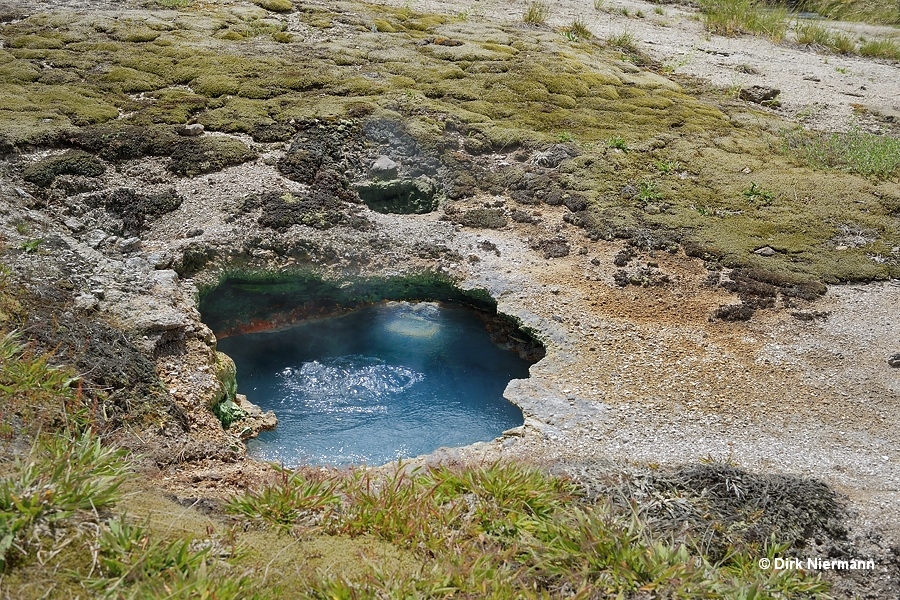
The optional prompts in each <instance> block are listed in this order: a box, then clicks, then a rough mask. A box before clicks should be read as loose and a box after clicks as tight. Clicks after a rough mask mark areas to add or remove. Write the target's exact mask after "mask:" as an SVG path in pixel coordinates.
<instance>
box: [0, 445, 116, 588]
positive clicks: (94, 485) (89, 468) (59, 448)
mask: <svg viewBox="0 0 900 600" xmlns="http://www.w3.org/2000/svg"><path fill="white" fill-rule="evenodd" d="M129 470H130V465H129V463H128V462H127V461H125V460H123V458H122V454H121V453H120V452H118V451H116V450H112V449H109V448H104V447H103V446H101V445H100V441H99V440H98V439H97V438H96V437H94V436H93V435H90V434H84V435H81V436H78V437H75V438H74V439H69V438H68V437H67V436H60V437H56V436H54V437H50V438H47V439H45V440H44V441H42V442H41V443H39V444H37V445H36V446H35V447H34V448H33V449H32V452H31V456H29V457H28V458H27V459H25V460H20V461H17V462H16V464H15V465H14V467H13V471H14V473H13V475H12V476H11V477H9V478H4V479H3V480H0V572H3V571H5V570H6V569H8V568H9V567H10V566H11V565H14V564H16V563H18V562H21V561H23V560H25V559H26V557H27V555H28V554H30V553H31V552H33V551H38V550H40V549H41V548H42V547H43V546H44V544H47V543H48V542H49V543H51V544H52V543H54V541H53V538H52V534H53V533H61V534H63V535H65V533H66V532H65V528H66V525H67V521H69V520H72V519H73V517H75V516H76V515H77V514H79V513H82V512H85V511H96V510H98V509H100V510H102V509H104V508H106V507H108V506H110V505H112V504H114V503H115V502H116V501H118V499H119V493H118V491H119V487H120V486H121V485H122V482H123V477H124V475H125V474H126V473H127V472H128V471H129ZM40 530H45V531H44V533H43V535H42V534H40V533H39V531H40ZM70 535H71V534H70ZM48 538H49V539H48Z"/></svg>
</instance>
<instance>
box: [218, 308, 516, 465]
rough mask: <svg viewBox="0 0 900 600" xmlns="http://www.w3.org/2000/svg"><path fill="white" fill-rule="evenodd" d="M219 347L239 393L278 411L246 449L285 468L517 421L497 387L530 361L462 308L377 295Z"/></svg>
mask: <svg viewBox="0 0 900 600" xmlns="http://www.w3.org/2000/svg"><path fill="white" fill-rule="evenodd" d="M219 347H220V349H221V350H222V351H224V352H226V353H227V354H229V355H230V356H231V357H232V358H233V359H234V360H235V362H236V363H237V366H238V391H239V392H240V393H243V394H246V395H247V396H248V397H249V399H250V400H251V401H252V402H254V403H256V404H259V405H260V406H261V407H262V408H263V409H264V410H274V411H275V414H276V415H277V416H278V419H279V424H278V428H277V429H276V430H275V431H270V432H263V433H262V434H260V436H259V438H258V439H256V440H252V441H251V442H250V443H249V449H250V453H251V455H253V456H255V457H257V458H260V459H263V460H269V461H276V462H282V463H284V464H285V465H286V466H296V465H299V464H333V465H344V464H355V463H369V464H380V463H383V462H388V461H391V460H396V459H397V458H405V457H411V456H416V455H419V454H423V453H427V452H431V451H433V450H435V449H437V448H439V447H441V446H461V445H467V444H471V443H474V442H476V441H487V440H491V439H493V438H495V437H496V436H497V435H499V434H500V433H501V432H502V431H503V430H505V429H508V428H510V427H515V426H517V425H521V424H522V412H521V410H519V408H518V407H516V406H514V405H512V404H510V403H509V402H507V401H506V400H505V399H504V398H503V390H504V388H505V387H506V385H507V383H509V381H510V379H514V378H524V377H527V376H528V363H527V362H525V361H523V360H522V359H520V358H519V357H518V356H517V355H515V354H513V353H511V352H508V351H506V350H503V349H501V348H499V347H497V346H496V345H494V344H493V343H491V341H490V339H489V337H488V334H487V332H486V331H485V328H484V323H483V322H482V321H481V320H480V319H479V318H478V317H477V316H476V315H475V314H474V313H473V311H471V310H469V309H466V308H462V307H458V306H454V305H438V304H434V303H418V304H409V303H405V302H386V303H382V304H378V305H374V306H368V307H364V308H361V309H357V310H355V311H353V312H351V313H348V314H345V315H343V316H340V317H333V318H327V319H319V320H315V321H307V322H303V323H300V324H298V325H295V326H293V327H291V328H289V329H285V330H281V331H275V332H268V333H254V334H248V335H240V336H234V337H230V338H226V339H224V340H221V342H220V344H219Z"/></svg>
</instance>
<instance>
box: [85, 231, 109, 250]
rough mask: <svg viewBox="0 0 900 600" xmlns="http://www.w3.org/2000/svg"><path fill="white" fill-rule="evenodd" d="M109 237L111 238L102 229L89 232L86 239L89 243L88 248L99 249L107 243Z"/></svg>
mask: <svg viewBox="0 0 900 600" xmlns="http://www.w3.org/2000/svg"><path fill="white" fill-rule="evenodd" d="M108 237H109V236H107V235H106V232H105V231H103V230H102V229H93V230H91V231H89V232H88V234H87V238H86V239H85V241H86V242H87V244H88V246H90V247H91V248H94V249H96V248H99V247H100V244H102V243H103V242H105V241H106V240H107V238H108Z"/></svg>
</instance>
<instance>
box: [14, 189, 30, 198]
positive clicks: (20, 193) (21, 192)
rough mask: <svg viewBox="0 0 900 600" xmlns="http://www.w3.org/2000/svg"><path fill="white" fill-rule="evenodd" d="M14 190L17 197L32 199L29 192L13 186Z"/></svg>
mask: <svg viewBox="0 0 900 600" xmlns="http://www.w3.org/2000/svg"><path fill="white" fill-rule="evenodd" d="M15 190H16V194H18V196H19V198H25V199H32V200H33V199H34V196H32V195H31V194H29V193H28V192H26V191H25V190H23V189H22V188H20V187H17V188H15Z"/></svg>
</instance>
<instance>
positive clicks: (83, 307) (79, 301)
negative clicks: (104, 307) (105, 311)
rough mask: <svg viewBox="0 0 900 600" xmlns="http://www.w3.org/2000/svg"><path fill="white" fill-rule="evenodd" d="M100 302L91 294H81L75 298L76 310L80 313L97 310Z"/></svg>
mask: <svg viewBox="0 0 900 600" xmlns="http://www.w3.org/2000/svg"><path fill="white" fill-rule="evenodd" d="M98 304H100V302H99V301H98V300H97V298H96V297H95V296H92V295H91V294H79V295H78V296H76V297H75V310H77V311H80V312H92V311H94V310H96V308H97V305H98Z"/></svg>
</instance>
